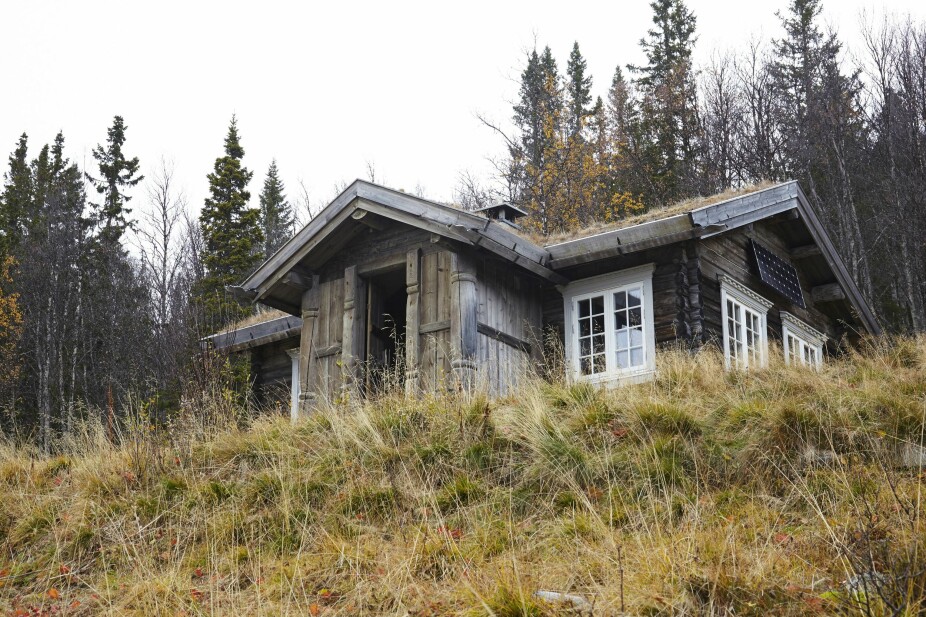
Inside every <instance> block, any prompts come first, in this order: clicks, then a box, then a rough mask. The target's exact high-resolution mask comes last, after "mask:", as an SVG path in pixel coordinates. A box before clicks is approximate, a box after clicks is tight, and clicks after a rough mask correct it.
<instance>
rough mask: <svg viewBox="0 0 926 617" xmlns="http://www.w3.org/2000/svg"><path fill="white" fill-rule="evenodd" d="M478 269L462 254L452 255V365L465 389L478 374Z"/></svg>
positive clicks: (473, 381)
mask: <svg viewBox="0 0 926 617" xmlns="http://www.w3.org/2000/svg"><path fill="white" fill-rule="evenodd" d="M477 301H478V300H477V297H476V268H475V266H474V265H473V263H472V261H471V260H470V259H469V258H468V257H467V256H466V255H461V254H459V253H451V254H450V350H451V353H452V358H451V362H450V366H451V368H452V369H453V374H454V377H456V379H457V381H458V382H459V383H460V384H461V385H462V387H463V388H464V389H466V390H468V389H470V388H472V387H473V385H474V384H475V381H476V380H475V377H476V345H477V332H476V303H477Z"/></svg>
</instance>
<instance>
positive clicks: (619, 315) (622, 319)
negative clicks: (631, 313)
mask: <svg viewBox="0 0 926 617" xmlns="http://www.w3.org/2000/svg"><path fill="white" fill-rule="evenodd" d="M626 327H627V311H617V312H616V313H614V329H615V330H620V329H621V328H626Z"/></svg>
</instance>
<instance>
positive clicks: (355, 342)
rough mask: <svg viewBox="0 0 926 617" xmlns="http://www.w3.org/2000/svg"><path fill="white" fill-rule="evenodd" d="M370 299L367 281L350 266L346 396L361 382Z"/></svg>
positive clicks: (347, 270)
mask: <svg viewBox="0 0 926 617" xmlns="http://www.w3.org/2000/svg"><path fill="white" fill-rule="evenodd" d="M366 300H367V293H366V282H365V281H364V280H363V279H362V278H360V275H359V274H358V273H357V266H355V265H354V266H348V267H347V268H345V269H344V322H343V328H342V330H341V332H342V339H341V390H342V392H344V393H349V392H350V391H352V390H353V389H354V388H355V387H356V386H357V384H359V383H360V375H359V368H360V362H361V360H362V359H363V341H364V334H365V333H364V320H363V316H364V315H366Z"/></svg>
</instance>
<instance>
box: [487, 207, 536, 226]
mask: <svg viewBox="0 0 926 617" xmlns="http://www.w3.org/2000/svg"><path fill="white" fill-rule="evenodd" d="M475 212H476V213H477V214H481V215H483V216H484V217H486V218H487V219H490V220H493V221H505V222H506V223H510V224H511V225H515V226H517V224H516V223H515V221H516V220H517V219H519V218H521V217H522V216H527V212H525V211H524V210H522V209H520V208H518V207H517V206H513V205H511V204H509V203H507V202H502V203H500V204H495V205H494V206H486V207H485V208H479V209H478V210H475Z"/></svg>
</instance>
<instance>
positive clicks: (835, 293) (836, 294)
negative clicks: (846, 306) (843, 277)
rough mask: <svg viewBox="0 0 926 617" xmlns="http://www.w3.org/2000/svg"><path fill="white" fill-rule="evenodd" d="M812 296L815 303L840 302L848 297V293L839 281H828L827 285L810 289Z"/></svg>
mask: <svg viewBox="0 0 926 617" xmlns="http://www.w3.org/2000/svg"><path fill="white" fill-rule="evenodd" d="M810 297H811V298H813V303H814V304H820V303H823V302H838V301H839V300H845V299H846V293H845V292H844V291H843V289H842V286H841V285H840V284H839V283H828V284H826V285H817V286H816V287H814V288H813V289H811V290H810Z"/></svg>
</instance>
